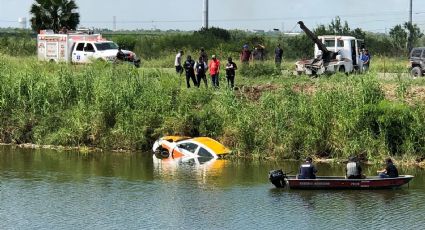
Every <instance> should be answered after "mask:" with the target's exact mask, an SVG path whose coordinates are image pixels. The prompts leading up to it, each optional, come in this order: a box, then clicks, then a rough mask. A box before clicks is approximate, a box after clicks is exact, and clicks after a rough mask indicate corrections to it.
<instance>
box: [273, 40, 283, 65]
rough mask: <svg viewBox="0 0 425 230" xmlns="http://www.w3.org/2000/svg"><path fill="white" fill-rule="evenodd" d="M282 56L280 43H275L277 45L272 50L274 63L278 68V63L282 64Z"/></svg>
mask: <svg viewBox="0 0 425 230" xmlns="http://www.w3.org/2000/svg"><path fill="white" fill-rule="evenodd" d="M282 57H283V49H282V48H281V47H280V44H277V47H276V49H275V50H274V63H275V64H276V67H277V68H280V65H281V64H282Z"/></svg>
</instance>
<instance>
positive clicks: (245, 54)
mask: <svg viewBox="0 0 425 230" xmlns="http://www.w3.org/2000/svg"><path fill="white" fill-rule="evenodd" d="M240 59H241V62H242V64H243V65H245V66H246V65H248V64H249V60H250V59H251V51H250V50H249V47H248V45H246V44H245V45H244V46H243V49H242V51H241V53H240Z"/></svg>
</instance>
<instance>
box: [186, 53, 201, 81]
mask: <svg viewBox="0 0 425 230" xmlns="http://www.w3.org/2000/svg"><path fill="white" fill-rule="evenodd" d="M183 68H184V70H185V71H186V84H187V88H190V79H192V81H193V84H194V85H195V86H197V85H198V84H197V82H196V79H195V61H193V60H192V57H191V56H190V55H188V56H187V59H186V61H185V62H184V64H183Z"/></svg>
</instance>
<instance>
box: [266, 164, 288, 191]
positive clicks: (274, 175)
mask: <svg viewBox="0 0 425 230" xmlns="http://www.w3.org/2000/svg"><path fill="white" fill-rule="evenodd" d="M285 177H286V173H284V172H283V171H282V169H278V170H272V171H270V172H269V180H270V182H272V184H273V185H274V186H276V188H283V187H285Z"/></svg>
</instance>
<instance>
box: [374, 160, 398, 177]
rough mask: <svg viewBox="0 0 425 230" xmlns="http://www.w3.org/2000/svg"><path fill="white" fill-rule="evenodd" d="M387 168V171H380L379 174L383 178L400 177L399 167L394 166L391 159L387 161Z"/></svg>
mask: <svg viewBox="0 0 425 230" xmlns="http://www.w3.org/2000/svg"><path fill="white" fill-rule="evenodd" d="M385 164H386V167H385V169H382V170H379V171H378V174H379V177H381V178H394V177H398V170H397V167H395V165H394V164H393V161H392V160H391V158H387V159H385Z"/></svg>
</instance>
